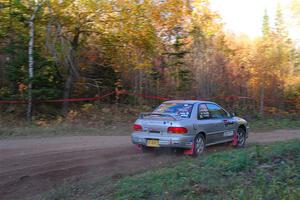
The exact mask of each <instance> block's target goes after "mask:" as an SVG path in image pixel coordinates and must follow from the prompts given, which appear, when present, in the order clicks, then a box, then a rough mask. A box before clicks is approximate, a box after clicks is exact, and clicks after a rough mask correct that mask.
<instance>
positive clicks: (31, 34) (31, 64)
mask: <svg viewBox="0 0 300 200" xmlns="http://www.w3.org/2000/svg"><path fill="white" fill-rule="evenodd" d="M43 2H44V1H38V0H35V1H34V2H33V11H32V14H31V16H30V18H29V44H28V78H29V83H28V105H27V119H28V120H29V121H31V119H32V101H33V97H32V87H33V84H32V79H33V78H34V57H33V51H34V33H35V28H34V25H35V19H36V15H37V13H38V12H39V10H40V8H41V7H42V5H43Z"/></svg>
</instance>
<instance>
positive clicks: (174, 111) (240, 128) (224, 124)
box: [131, 100, 249, 156]
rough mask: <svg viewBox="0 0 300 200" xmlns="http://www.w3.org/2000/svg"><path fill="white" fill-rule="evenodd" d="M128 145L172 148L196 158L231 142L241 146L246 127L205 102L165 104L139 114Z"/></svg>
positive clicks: (175, 101) (243, 121) (188, 101)
mask: <svg viewBox="0 0 300 200" xmlns="http://www.w3.org/2000/svg"><path fill="white" fill-rule="evenodd" d="M133 129H134V132H133V133H132V135H131V139H132V143H133V144H136V145H137V146H139V147H141V148H149V147H176V148H183V149H185V152H186V154H191V155H194V156H197V155H199V154H201V153H202V152H203V150H204V148H205V146H210V145H214V144H219V143H225V142H231V141H232V142H233V145H234V146H236V147H242V146H244V144H245V142H246V138H247V137H248V132H249V126H248V123H247V121H246V120H244V119H242V118H239V117H236V116H234V114H230V113H229V112H227V111H226V110H225V109H223V108H222V107H221V106H219V105H218V104H216V103H213V102H209V101H193V100H174V101H166V102H164V103H162V104H161V105H160V106H158V107H157V108H156V109H155V110H154V111H153V112H152V113H142V114H141V115H140V117H139V118H138V119H137V120H136V122H135V124H134V126H133Z"/></svg>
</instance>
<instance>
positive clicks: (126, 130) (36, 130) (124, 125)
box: [0, 118, 300, 139]
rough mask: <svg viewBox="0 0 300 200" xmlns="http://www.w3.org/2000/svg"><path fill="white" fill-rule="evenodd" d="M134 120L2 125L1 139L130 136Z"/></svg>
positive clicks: (275, 125) (258, 123)
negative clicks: (105, 122)
mask: <svg viewBox="0 0 300 200" xmlns="http://www.w3.org/2000/svg"><path fill="white" fill-rule="evenodd" d="M133 121H134V119H132V120H130V122H117V123H116V122H111V123H110V124H106V125H100V124H98V123H97V122H93V123H92V125H90V124H89V123H82V122H78V123H56V124H48V125H36V124H34V123H33V124H31V125H30V124H26V123H23V124H21V125H6V124H5V123H4V122H2V123H0V139H5V138H15V137H51V136H72V135H83V136H84V135H129V134H130V133H131V129H132V124H133ZM249 125H250V128H251V131H253V132H264V131H271V130H276V129H297V128H300V118H296V119H287V118H283V119H273V118H263V119H257V120H250V121H249Z"/></svg>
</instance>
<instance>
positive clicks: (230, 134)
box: [224, 131, 233, 137]
mask: <svg viewBox="0 0 300 200" xmlns="http://www.w3.org/2000/svg"><path fill="white" fill-rule="evenodd" d="M227 136H233V131H225V132H224V137H227Z"/></svg>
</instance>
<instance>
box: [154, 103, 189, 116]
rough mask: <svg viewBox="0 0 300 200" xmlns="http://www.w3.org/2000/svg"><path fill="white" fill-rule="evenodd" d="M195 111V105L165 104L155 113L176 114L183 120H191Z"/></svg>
mask: <svg viewBox="0 0 300 200" xmlns="http://www.w3.org/2000/svg"><path fill="white" fill-rule="evenodd" d="M192 110H193V104H187V103H185V104H183V103H163V104H161V105H160V106H158V107H157V108H156V109H155V110H154V111H153V112H154V113H167V114H176V115H179V116H180V117H182V118H189V117H190V116H191V113H192Z"/></svg>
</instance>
